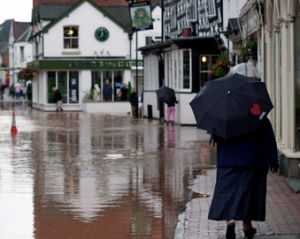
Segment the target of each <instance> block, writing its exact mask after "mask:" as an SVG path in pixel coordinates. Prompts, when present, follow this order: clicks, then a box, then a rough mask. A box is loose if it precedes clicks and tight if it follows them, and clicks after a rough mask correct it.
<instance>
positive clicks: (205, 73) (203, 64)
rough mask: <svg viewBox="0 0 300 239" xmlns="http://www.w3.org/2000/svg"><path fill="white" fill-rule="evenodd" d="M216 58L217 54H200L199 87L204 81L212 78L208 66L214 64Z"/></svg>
mask: <svg viewBox="0 0 300 239" xmlns="http://www.w3.org/2000/svg"><path fill="white" fill-rule="evenodd" d="M217 59H218V56H208V55H200V67H199V69H200V79H199V81H200V89H201V88H202V87H203V86H204V84H205V82H206V81H209V80H213V79H212V75H211V74H210V66H211V64H214V63H215V62H216V61H217ZM200 89H199V90H200Z"/></svg>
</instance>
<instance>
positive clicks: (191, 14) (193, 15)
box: [187, 0, 197, 21]
mask: <svg viewBox="0 0 300 239" xmlns="http://www.w3.org/2000/svg"><path fill="white" fill-rule="evenodd" d="M187 19H188V20H190V21H195V20H197V6H196V0H189V1H188V4H187Z"/></svg>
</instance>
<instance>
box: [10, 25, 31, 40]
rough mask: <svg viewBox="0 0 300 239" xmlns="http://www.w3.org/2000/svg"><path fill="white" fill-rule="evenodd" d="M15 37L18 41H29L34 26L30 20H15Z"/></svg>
mask: <svg viewBox="0 0 300 239" xmlns="http://www.w3.org/2000/svg"><path fill="white" fill-rule="evenodd" d="M13 24H14V25H13V29H14V38H15V40H16V41H28V38H29V37H30V35H31V30H32V27H31V25H30V23H29V22H15V21H14V22H13Z"/></svg>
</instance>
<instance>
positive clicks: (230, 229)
mask: <svg viewBox="0 0 300 239" xmlns="http://www.w3.org/2000/svg"><path fill="white" fill-rule="evenodd" d="M235 238H236V236H235V223H229V224H227V229H226V239H235Z"/></svg>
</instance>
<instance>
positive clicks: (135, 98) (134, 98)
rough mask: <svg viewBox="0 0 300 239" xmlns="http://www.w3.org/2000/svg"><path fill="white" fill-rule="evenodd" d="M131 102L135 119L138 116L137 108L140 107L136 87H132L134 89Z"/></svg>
mask: <svg viewBox="0 0 300 239" xmlns="http://www.w3.org/2000/svg"><path fill="white" fill-rule="evenodd" d="M129 102H130V105H131V114H132V117H133V118H135V117H136V116H137V114H136V112H137V107H138V95H137V93H136V91H135V88H134V87H132V89H131V94H130V99H129Z"/></svg>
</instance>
